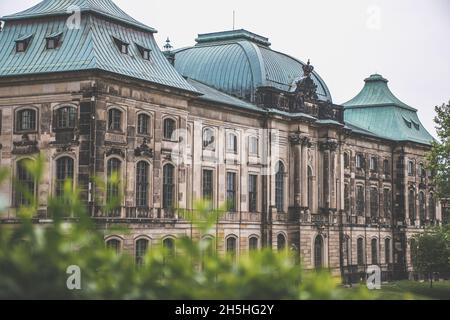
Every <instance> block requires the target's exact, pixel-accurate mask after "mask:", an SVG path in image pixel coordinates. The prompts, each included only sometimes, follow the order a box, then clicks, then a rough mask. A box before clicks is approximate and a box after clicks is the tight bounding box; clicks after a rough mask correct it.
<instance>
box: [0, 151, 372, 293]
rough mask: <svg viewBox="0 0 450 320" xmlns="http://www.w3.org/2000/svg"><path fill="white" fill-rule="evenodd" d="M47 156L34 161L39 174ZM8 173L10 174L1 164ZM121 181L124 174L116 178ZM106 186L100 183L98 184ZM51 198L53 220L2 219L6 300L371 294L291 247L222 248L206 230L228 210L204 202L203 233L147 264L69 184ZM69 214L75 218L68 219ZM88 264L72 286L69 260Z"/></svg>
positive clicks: (198, 223)
mask: <svg viewBox="0 0 450 320" xmlns="http://www.w3.org/2000/svg"><path fill="white" fill-rule="evenodd" d="M42 167H43V160H42V158H39V159H38V161H36V162H35V163H33V164H31V163H30V165H29V168H30V170H32V172H34V174H35V177H36V178H37V179H38V178H39V177H40V176H41V175H42V172H43V170H42ZM0 177H1V178H5V177H6V174H5V173H3V171H0ZM109 183H119V181H109ZM100 187H101V185H100V184H97V188H100ZM64 188H65V192H64V196H63V197H61V198H50V199H49V202H48V203H49V207H48V210H49V212H50V213H51V215H52V218H53V220H52V222H51V223H48V224H34V222H33V219H32V217H33V216H35V214H36V207H37V206H36V204H35V203H33V204H32V205H31V206H30V207H29V208H21V209H20V219H21V223H20V224H17V225H6V224H3V225H0V299H14V298H16V299H368V298H373V297H374V295H373V294H371V295H369V293H368V291H367V289H365V288H364V287H363V286H361V287H360V288H359V289H344V288H341V287H340V286H339V279H336V278H334V277H332V276H331V275H330V274H329V273H328V272H326V271H321V272H305V271H303V270H302V268H301V267H300V265H298V264H297V263H295V260H296V259H294V257H292V256H291V254H290V253H289V252H285V253H278V252H275V251H272V250H268V249H266V250H262V251H257V252H251V253H244V254H242V255H241V256H240V257H238V258H237V257H233V256H230V255H225V254H218V253H216V243H215V241H207V240H205V239H203V238H202V235H203V234H206V233H208V231H210V230H211V229H213V228H215V223H216V221H217V219H218V218H219V216H220V214H222V211H220V210H218V211H213V212H211V210H210V209H209V205H208V204H207V203H203V202H199V203H197V205H196V207H197V210H196V211H197V214H196V215H195V216H191V217H190V219H191V221H192V222H193V223H194V228H195V230H196V231H197V233H195V234H197V236H194V237H192V238H190V237H183V238H179V239H177V241H176V254H175V255H174V254H171V252H170V251H169V250H167V249H166V248H163V247H162V246H156V247H155V246H153V247H151V248H149V250H148V252H147V254H146V256H145V258H144V261H143V265H141V266H137V265H136V264H135V261H134V260H135V259H134V257H133V256H131V255H129V254H127V253H126V252H124V253H122V254H117V253H116V252H114V251H112V250H109V249H107V248H106V246H105V243H104V233H103V232H102V231H99V230H98V228H97V226H96V225H95V223H94V222H93V221H92V220H91V218H90V217H89V215H88V213H87V211H86V208H85V206H84V205H83V203H82V202H81V201H80V199H79V197H78V191H77V190H72V187H71V183H70V182H67V183H66V184H65V187H64ZM68 217H71V218H70V219H68ZM71 265H76V266H79V267H80V269H81V287H82V290H78V291H77V290H75V291H71V290H68V289H67V286H66V281H67V278H68V276H69V275H68V274H66V270H67V268H68V267H69V266H71Z"/></svg>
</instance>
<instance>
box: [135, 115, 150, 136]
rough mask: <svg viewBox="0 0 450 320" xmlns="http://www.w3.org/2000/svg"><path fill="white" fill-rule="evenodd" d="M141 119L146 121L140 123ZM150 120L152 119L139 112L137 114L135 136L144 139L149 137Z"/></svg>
mask: <svg viewBox="0 0 450 320" xmlns="http://www.w3.org/2000/svg"><path fill="white" fill-rule="evenodd" d="M142 119H145V120H146V121H144V122H142V121H141V120H142ZM151 119H152V117H151V116H150V115H149V114H147V113H145V112H140V113H138V114H137V128H136V133H137V135H139V136H146V137H149V136H151ZM144 124H145V125H144ZM143 129H145V132H144V131H143Z"/></svg>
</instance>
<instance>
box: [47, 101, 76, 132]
mask: <svg viewBox="0 0 450 320" xmlns="http://www.w3.org/2000/svg"><path fill="white" fill-rule="evenodd" d="M64 110H67V113H65V114H61V113H62V112H64ZM53 117H54V121H53V125H54V128H53V129H54V131H64V130H74V129H76V128H77V126H78V121H79V120H78V118H79V114H78V108H77V107H75V106H73V105H62V106H59V107H57V108H55V109H54V111H53ZM71 117H74V118H73V119H71ZM72 121H73V123H71V122H72ZM61 122H63V125H60V124H61Z"/></svg>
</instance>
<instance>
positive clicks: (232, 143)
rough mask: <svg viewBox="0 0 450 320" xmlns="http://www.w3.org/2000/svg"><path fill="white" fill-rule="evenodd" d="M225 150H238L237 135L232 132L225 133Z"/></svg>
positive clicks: (232, 151)
mask: <svg viewBox="0 0 450 320" xmlns="http://www.w3.org/2000/svg"><path fill="white" fill-rule="evenodd" d="M227 152H230V153H237V152H238V143H237V135H235V134H234V133H228V134H227Z"/></svg>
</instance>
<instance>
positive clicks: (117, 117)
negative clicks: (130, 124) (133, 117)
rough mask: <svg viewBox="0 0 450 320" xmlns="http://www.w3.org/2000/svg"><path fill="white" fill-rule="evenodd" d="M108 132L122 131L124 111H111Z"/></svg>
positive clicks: (113, 109)
mask: <svg viewBox="0 0 450 320" xmlns="http://www.w3.org/2000/svg"><path fill="white" fill-rule="evenodd" d="M108 130H112V131H122V111H120V110H119V109H115V108H112V109H109V111H108Z"/></svg>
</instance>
